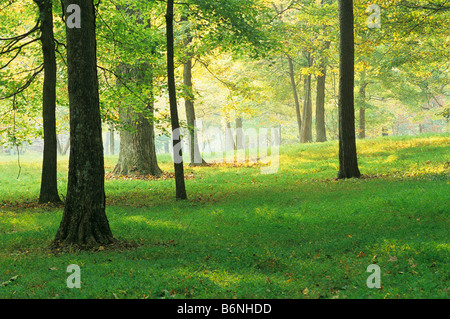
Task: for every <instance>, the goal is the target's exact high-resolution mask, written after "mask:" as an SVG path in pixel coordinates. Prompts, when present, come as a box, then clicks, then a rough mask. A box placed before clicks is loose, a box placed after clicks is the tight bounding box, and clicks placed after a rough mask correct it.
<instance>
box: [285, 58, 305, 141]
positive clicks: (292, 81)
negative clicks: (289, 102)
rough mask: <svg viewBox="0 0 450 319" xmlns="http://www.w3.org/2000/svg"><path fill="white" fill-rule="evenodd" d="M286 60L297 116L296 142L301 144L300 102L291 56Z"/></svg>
mask: <svg viewBox="0 0 450 319" xmlns="http://www.w3.org/2000/svg"><path fill="white" fill-rule="evenodd" d="M287 59H288V63H289V77H290V79H291V87H292V93H293V95H294V102H295V112H296V114H297V126H298V141H299V142H301V136H302V115H301V113H300V102H299V99H298V93H297V84H296V82H295V72H294V63H293V61H292V58H291V56H289V55H288V56H287Z"/></svg>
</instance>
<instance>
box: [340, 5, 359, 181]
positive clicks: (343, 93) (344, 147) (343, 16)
mask: <svg viewBox="0 0 450 319" xmlns="http://www.w3.org/2000/svg"><path fill="white" fill-rule="evenodd" d="M353 20H354V18H353V0H339V25H340V32H339V41H340V42H339V43H340V45H339V60H340V70H339V173H338V178H339V179H343V178H353V177H356V178H359V177H360V176H361V173H360V171H359V168H358V158H357V153H356V134H355V105H354V91H353V90H354V85H355V72H354V70H355V42H354V29H353V28H354V27H353Z"/></svg>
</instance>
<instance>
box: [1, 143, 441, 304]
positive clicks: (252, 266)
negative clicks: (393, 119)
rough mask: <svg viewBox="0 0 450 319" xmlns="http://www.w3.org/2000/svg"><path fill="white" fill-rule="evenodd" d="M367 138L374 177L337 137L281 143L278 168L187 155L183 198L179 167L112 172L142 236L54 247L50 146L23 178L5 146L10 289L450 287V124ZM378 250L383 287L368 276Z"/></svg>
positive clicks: (91, 292) (409, 292) (320, 291)
mask: <svg viewBox="0 0 450 319" xmlns="http://www.w3.org/2000/svg"><path fill="white" fill-rule="evenodd" d="M358 151H359V154H360V155H359V162H360V170H361V172H362V173H363V174H364V175H365V178H363V179H352V180H344V181H337V180H335V177H336V176H337V170H338V160H337V154H338V146H337V143H336V142H327V143H323V144H311V145H288V146H283V147H281V149H280V169H279V171H278V173H276V174H273V175H262V174H260V169H259V167H257V166H254V167H225V166H218V167H195V168H190V167H186V173H187V174H193V175H194V178H193V179H189V180H187V181H186V185H187V191H188V196H189V200H188V201H184V202H180V201H175V200H174V181H173V180H158V181H143V180H108V181H107V182H106V193H107V203H108V207H107V215H108V218H109V221H110V225H111V228H112V231H113V233H114V235H115V237H116V238H117V239H120V240H124V241H130V242H135V243H137V244H139V246H138V247H137V248H133V249H123V250H120V249H116V250H108V249H104V250H102V249H100V250H98V251H95V252H93V251H90V252H86V251H84V252H72V253H68V252H55V251H51V250H50V249H49V248H48V246H49V244H50V242H51V240H52V239H53V237H54V235H55V233H56V230H57V228H58V226H59V222H60V220H61V217H62V208H61V207H52V206H49V205H37V204H36V198H37V197H38V194H39V182H40V165H41V159H40V158H39V157H34V158H33V157H29V156H28V157H24V158H21V174H20V177H19V179H17V174H18V170H19V168H18V166H17V158H13V157H5V156H4V157H0V170H1V174H0V194H1V195H0V205H1V206H0V298H313V299H315V298H339V299H344V298H448V289H449V282H450V280H449V279H450V277H449V249H450V245H449V232H448V230H449V212H450V210H449V202H450V192H449V191H450V178H449V170H450V166H449V165H450V164H449V161H450V157H449V154H450V136H449V135H448V134H443V135H425V136H420V137H397V138H383V139H381V138H380V139H375V140H366V141H358ZM160 160H161V161H162V162H161V167H162V168H163V169H164V170H166V171H172V170H173V168H172V164H171V163H170V161H169V158H168V157H167V156H166V157H164V158H163V157H162V158H161V159H160ZM115 161H116V158H115V157H106V170H107V171H110V170H111V169H112V167H113V166H114V164H115ZM67 162H68V161H67V158H62V159H60V163H59V165H60V166H59V169H60V172H59V175H58V176H59V179H58V180H59V186H60V191H61V194H65V191H66V183H67ZM374 262H375V263H377V264H378V265H379V266H380V268H381V283H382V288H381V289H376V288H375V289H369V288H368V287H367V285H366V280H367V278H368V276H369V275H370V273H367V272H366V269H367V267H368V266H369V265H370V264H372V263H374ZM70 264H77V265H79V266H80V267H81V289H69V288H67V286H66V279H67V277H68V276H69V273H67V272H66V268H67V266H68V265H70ZM16 276H18V277H16ZM10 278H14V279H15V280H13V281H11V280H9V279H10ZM2 283H3V285H2Z"/></svg>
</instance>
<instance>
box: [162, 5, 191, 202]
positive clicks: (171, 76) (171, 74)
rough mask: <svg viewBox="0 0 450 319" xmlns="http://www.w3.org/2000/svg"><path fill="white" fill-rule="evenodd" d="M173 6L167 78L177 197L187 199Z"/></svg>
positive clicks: (168, 29)
mask: <svg viewBox="0 0 450 319" xmlns="http://www.w3.org/2000/svg"><path fill="white" fill-rule="evenodd" d="M173 7H174V4H173V0H168V1H167V12H166V38H167V80H168V85H169V102H170V120H171V124H172V134H173V152H174V154H173V155H174V169H175V187H176V199H181V200H184V199H187V194H186V186H185V182H184V168H183V151H182V149H181V148H180V147H179V145H177V144H180V143H181V137H180V123H179V119H178V109H177V91H176V86H175V65H174V36H173V18H174V13H173V11H174V9H173ZM177 149H179V152H178V154H176V150H177Z"/></svg>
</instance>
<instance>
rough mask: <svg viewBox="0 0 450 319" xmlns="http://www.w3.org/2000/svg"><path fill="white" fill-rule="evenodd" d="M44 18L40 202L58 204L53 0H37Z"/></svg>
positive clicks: (42, 19) (42, 32)
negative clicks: (42, 149) (42, 139)
mask: <svg viewBox="0 0 450 319" xmlns="http://www.w3.org/2000/svg"><path fill="white" fill-rule="evenodd" d="M35 3H36V4H37V5H38V7H39V13H40V20H41V43H42V53H43V57H44V86H43V96H42V99H43V102H42V117H43V126H44V154H43V161H42V176H41V189H40V193H39V203H41V204H42V203H48V202H51V203H58V202H61V199H60V197H59V195H58V183H57V170H58V167H57V166H58V141H57V136H56V116H55V112H56V57H55V41H54V35H53V14H52V12H53V10H52V2H51V1H50V0H35Z"/></svg>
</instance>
